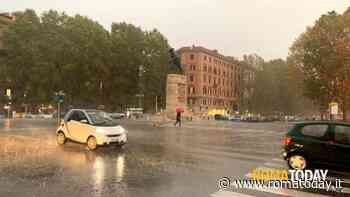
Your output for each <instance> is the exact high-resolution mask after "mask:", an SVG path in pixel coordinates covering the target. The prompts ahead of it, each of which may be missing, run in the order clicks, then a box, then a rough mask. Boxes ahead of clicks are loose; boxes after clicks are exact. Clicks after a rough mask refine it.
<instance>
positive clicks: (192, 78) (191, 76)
mask: <svg viewBox="0 0 350 197" xmlns="http://www.w3.org/2000/svg"><path fill="white" fill-rule="evenodd" d="M190 81H192V82H193V81H194V76H193V75H192V74H191V75H190Z"/></svg>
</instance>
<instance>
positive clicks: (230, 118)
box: [229, 115, 242, 122]
mask: <svg viewBox="0 0 350 197" xmlns="http://www.w3.org/2000/svg"><path fill="white" fill-rule="evenodd" d="M229 120H231V121H233V122H239V121H241V120H242V117H241V116H240V115H235V116H230V117H229Z"/></svg>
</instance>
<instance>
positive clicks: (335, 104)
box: [329, 102, 338, 115]
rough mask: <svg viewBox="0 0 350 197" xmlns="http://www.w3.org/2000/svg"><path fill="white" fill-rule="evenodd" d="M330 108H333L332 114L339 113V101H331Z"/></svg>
mask: <svg viewBox="0 0 350 197" xmlns="http://www.w3.org/2000/svg"><path fill="white" fill-rule="evenodd" d="M329 106H330V108H331V114H332V115H337V114H338V103H336V102H331V103H330V104H329Z"/></svg>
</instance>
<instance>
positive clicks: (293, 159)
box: [288, 154, 307, 170]
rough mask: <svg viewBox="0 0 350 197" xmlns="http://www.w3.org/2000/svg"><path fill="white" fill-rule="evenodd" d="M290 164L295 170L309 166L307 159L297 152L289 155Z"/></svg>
mask: <svg viewBox="0 0 350 197" xmlns="http://www.w3.org/2000/svg"><path fill="white" fill-rule="evenodd" d="M288 165H289V167H290V168H291V169H293V170H304V169H306V167H307V160H306V158H305V156H303V155H301V154H295V155H292V156H290V157H289V159H288Z"/></svg>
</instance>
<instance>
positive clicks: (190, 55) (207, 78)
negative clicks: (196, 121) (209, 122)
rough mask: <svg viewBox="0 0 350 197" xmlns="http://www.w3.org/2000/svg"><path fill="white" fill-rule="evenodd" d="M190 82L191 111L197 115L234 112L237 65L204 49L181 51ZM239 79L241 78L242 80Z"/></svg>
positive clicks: (229, 59)
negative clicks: (210, 112)
mask: <svg viewBox="0 0 350 197" xmlns="http://www.w3.org/2000/svg"><path fill="white" fill-rule="evenodd" d="M179 53H180V55H181V64H182V65H183V66H184V70H185V73H186V75H187V81H188V90H187V91H188V98H187V99H188V101H187V103H188V107H189V108H190V109H192V110H193V112H194V113H195V114H206V113H208V112H209V111H211V110H221V111H226V112H232V111H233V110H234V107H235V106H236V105H237V98H236V96H237V94H238V92H237V91H235V88H237V87H236V84H235V77H236V74H235V69H237V65H238V61H237V60H235V59H234V58H232V57H227V56H224V55H221V54H219V53H218V52H217V51H216V50H209V49H206V48H203V47H196V46H192V47H183V48H180V49H179ZM239 77H240V76H239Z"/></svg>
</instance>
